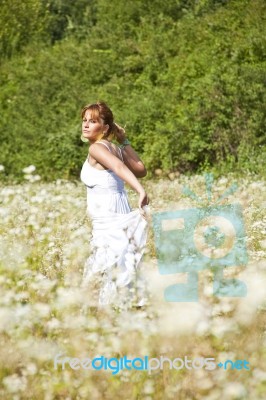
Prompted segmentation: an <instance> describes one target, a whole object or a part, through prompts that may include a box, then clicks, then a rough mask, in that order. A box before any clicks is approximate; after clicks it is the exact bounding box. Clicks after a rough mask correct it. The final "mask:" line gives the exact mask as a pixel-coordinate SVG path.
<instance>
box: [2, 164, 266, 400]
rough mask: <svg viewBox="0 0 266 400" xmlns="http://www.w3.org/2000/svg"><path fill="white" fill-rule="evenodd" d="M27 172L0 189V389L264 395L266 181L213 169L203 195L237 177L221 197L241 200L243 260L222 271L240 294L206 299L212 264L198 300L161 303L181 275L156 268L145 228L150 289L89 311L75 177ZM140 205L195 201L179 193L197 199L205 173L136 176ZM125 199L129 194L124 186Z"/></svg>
mask: <svg viewBox="0 0 266 400" xmlns="http://www.w3.org/2000/svg"><path fill="white" fill-rule="evenodd" d="M32 172H33V170H29V171H28V175H27V182H26V183H25V184H21V185H14V186H12V185H9V186H6V185H5V186H4V185H2V186H1V187H0V216H1V218H0V233H1V236H0V270H1V274H0V287H1V297H0V345H1V352H0V360H1V368H0V378H1V379H0V382H1V383H0V398H1V399H5V400H9V399H14V400H20V399H21V400H23V399H44V400H54V399H62V400H63V399H64V400H72V399H73V400H74V399H94V400H97V399H99V400H101V399H116V398H122V399H143V400H152V399H159V400H160V399H179V400H190V399H191V400H192V399H196V400H198V399H205V400H218V399H219V400H220V399H226V400H228V399H229V400H230V399H253V400H259V399H265V396H266V350H265V345H266V330H265V322H266V302H265V292H266V291H265V287H266V260H265V255H266V239H265V233H266V224H265V222H266V213H265V209H266V200H265V194H266V184H265V181H263V180H261V179H259V178H256V177H255V178H254V177H252V176H246V177H243V178H237V179H235V178H234V177H233V176H231V175H230V176H226V177H221V178H219V179H217V180H215V182H214V185H213V198H214V199H217V198H218V197H219V196H221V195H222V194H223V193H224V192H225V191H226V190H227V189H228V188H229V187H230V185H232V184H233V183H234V182H235V181H237V185H238V188H237V190H236V191H235V193H232V194H231V195H229V196H228V197H227V198H226V199H224V200H223V204H227V203H234V202H238V203H240V204H241V205H242V208H243V218H244V224H245V230H246V246H247V250H248V257H249V260H248V264H247V266H246V267H243V266H233V267H228V268H227V269H226V271H225V276H226V277H237V278H239V279H241V280H242V281H244V282H245V283H246V285H247V296H246V297H242V298H240V297H239V298H238V297H235V298H234V297H219V298H218V297H215V296H213V292H212V280H213V277H212V273H211V271H209V270H205V271H201V272H200V273H199V288H200V289H199V301H198V302H191V303H188V302H184V303H181V302H176V303H174V302H166V301H165V300H164V296H163V292H164V289H165V288H166V287H167V286H168V285H170V284H173V283H176V282H185V279H186V274H185V273H182V274H181V273H180V274H175V275H160V274H159V271H158V263H157V260H156V249H155V245H154V233H153V229H152V223H150V230H149V240H148V246H147V249H146V253H145V256H144V259H143V263H142V269H143V273H144V276H145V278H146V280H147V285H148V289H149V292H150V300H149V304H148V305H147V306H146V307H145V308H141V309H137V308H127V309H126V308H124V309H123V308H115V307H105V308H97V307H96V306H95V304H94V303H92V301H91V297H90V293H89V292H88V290H86V288H81V279H82V272H83V266H84V263H85V261H86V258H87V257H88V256H89V251H90V250H89V239H90V232H91V225H90V221H89V219H88V217H87V216H86V191H85V187H84V186H83V185H82V184H81V183H80V182H74V181H73V182H70V181H64V180H57V181H56V182H53V183H42V181H41V179H40V177H39V176H37V178H34V176H35V177H36V175H34V174H33V175H32ZM144 186H145V187H146V188H147V191H148V193H149V195H150V200H151V204H150V212H151V214H152V213H155V212H158V211H166V210H176V209H185V208H189V207H193V206H194V207H195V206H196V202H195V201H193V200H192V199H191V198H190V197H188V196H186V195H185V194H183V193H182V188H183V187H184V186H189V187H190V188H191V190H193V192H194V193H196V194H197V195H198V196H201V197H202V198H203V199H204V198H205V197H206V193H205V183H204V177H203V176H201V175H197V176H193V177H191V178H189V177H186V176H183V175H180V176H176V177H171V179H158V180H157V181H146V182H145V181H144ZM128 193H129V197H130V200H131V204H132V206H133V207H135V206H136V205H137V197H136V195H135V194H134V192H133V191H132V190H130V189H128ZM59 353H61V354H63V355H65V356H67V357H77V358H80V359H82V358H86V357H89V358H93V357H96V356H98V357H99V356H105V357H117V358H122V357H123V356H127V357H128V358H135V357H144V356H149V357H150V358H152V357H157V358H160V356H163V357H167V358H169V359H171V360H173V359H175V358H182V359H184V358H185V356H187V357H188V358H189V359H193V358H196V357H206V358H208V357H213V358H215V361H216V362H217V363H218V362H222V363H223V362H224V361H225V360H228V359H231V360H233V361H236V360H247V361H248V362H249V369H237V368H234V369H232V368H230V367H228V368H227V369H226V370H224V369H223V368H215V369H214V370H206V369H205V368H194V369H188V368H185V367H184V368H180V369H174V368H172V369H170V367H169V365H170V363H167V362H165V364H164V368H163V369H161V370H154V371H150V373H149V372H148V371H141V370H127V369H123V370H121V371H120V372H119V373H117V374H112V371H110V370H100V371H97V370H88V369H87V370H86V369H82V368H80V369H76V370H75V369H72V368H71V367H70V366H69V365H66V366H65V368H64V369H63V368H62V366H60V365H58V366H57V368H55V366H54V358H55V357H56V355H58V354H59Z"/></svg>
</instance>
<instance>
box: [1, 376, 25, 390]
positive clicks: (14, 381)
mask: <svg viewBox="0 0 266 400" xmlns="http://www.w3.org/2000/svg"><path fill="white" fill-rule="evenodd" d="M3 384H4V385H5V387H6V388H7V390H8V392H9V393H17V392H19V391H24V390H25V389H26V387H27V379H26V377H25V376H19V375H18V374H13V375H9V376H6V377H5V378H4V379H3Z"/></svg>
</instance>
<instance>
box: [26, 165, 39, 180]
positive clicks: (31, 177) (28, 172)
mask: <svg viewBox="0 0 266 400" xmlns="http://www.w3.org/2000/svg"><path fill="white" fill-rule="evenodd" d="M35 170H36V167H35V165H29V166H28V167H26V168H23V170H22V172H24V174H25V175H24V178H25V179H27V180H28V181H29V182H36V181H39V180H40V179H41V177H40V175H33V174H32V173H33V172H34V171H35Z"/></svg>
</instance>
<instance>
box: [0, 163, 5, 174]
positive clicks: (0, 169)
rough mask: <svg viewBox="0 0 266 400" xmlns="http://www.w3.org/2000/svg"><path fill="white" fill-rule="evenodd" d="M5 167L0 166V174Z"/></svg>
mask: <svg viewBox="0 0 266 400" xmlns="http://www.w3.org/2000/svg"><path fill="white" fill-rule="evenodd" d="M4 170H5V167H4V166H3V165H1V164H0V172H2V171H4Z"/></svg>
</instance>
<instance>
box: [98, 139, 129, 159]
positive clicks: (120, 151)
mask: <svg viewBox="0 0 266 400" xmlns="http://www.w3.org/2000/svg"><path fill="white" fill-rule="evenodd" d="M98 143H102V144H104V145H105V147H107V149H108V150H109V151H110V153H112V152H111V150H110V147H109V146H108V145H107V144H106V143H104V142H102V141H101V140H99V141H98ZM118 149H119V153H120V158H121V160H122V161H123V162H124V158H123V154H122V150H121V149H120V147H118Z"/></svg>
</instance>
